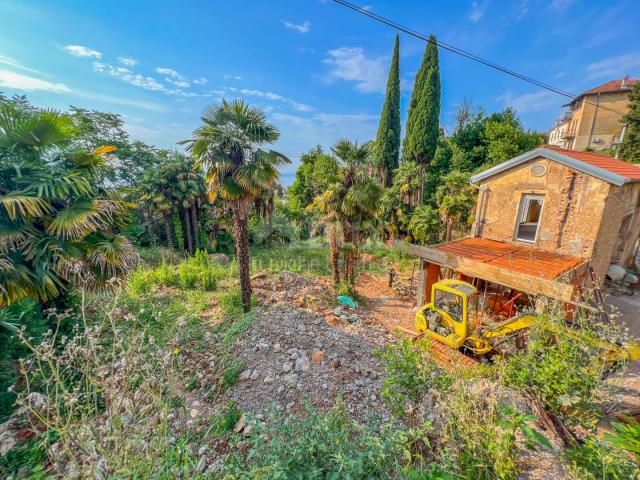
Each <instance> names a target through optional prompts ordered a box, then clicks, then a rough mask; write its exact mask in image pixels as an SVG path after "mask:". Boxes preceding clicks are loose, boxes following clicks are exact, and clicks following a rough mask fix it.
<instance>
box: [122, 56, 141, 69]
mask: <svg viewBox="0 0 640 480" xmlns="http://www.w3.org/2000/svg"><path fill="white" fill-rule="evenodd" d="M118 61H119V62H120V63H121V64H123V65H126V66H127V67H135V66H136V65H137V64H138V63H140V62H139V61H138V60H136V59H135V58H131V57H118Z"/></svg>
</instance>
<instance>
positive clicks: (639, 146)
mask: <svg viewBox="0 0 640 480" xmlns="http://www.w3.org/2000/svg"><path fill="white" fill-rule="evenodd" d="M622 122H623V123H624V124H625V125H626V126H627V127H626V131H625V134H624V138H623V139H622V145H620V151H619V156H620V158H621V159H623V160H626V161H628V162H631V163H640V82H638V83H636V84H635V86H634V87H633V90H632V91H631V93H630V94H629V112H627V114H626V115H625V116H624V118H623V120H622Z"/></svg>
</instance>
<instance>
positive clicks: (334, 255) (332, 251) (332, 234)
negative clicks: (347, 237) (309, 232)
mask: <svg viewBox="0 0 640 480" xmlns="http://www.w3.org/2000/svg"><path fill="white" fill-rule="evenodd" d="M337 230H338V227H337V226H336V225H329V227H328V229H327V237H328V240H329V256H330V259H331V268H332V269H333V285H334V286H335V287H337V286H338V285H340V245H338V231H337Z"/></svg>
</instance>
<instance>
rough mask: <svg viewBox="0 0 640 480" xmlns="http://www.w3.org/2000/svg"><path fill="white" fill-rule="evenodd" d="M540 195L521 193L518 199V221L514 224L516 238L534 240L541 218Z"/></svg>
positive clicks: (541, 201) (526, 240) (541, 199)
mask: <svg viewBox="0 0 640 480" xmlns="http://www.w3.org/2000/svg"><path fill="white" fill-rule="evenodd" d="M543 202H544V197H543V196H542V195H529V194H526V195H523V196H522V199H521V200H520V209H519V211H518V221H517V224H516V240H522V241H523V242H535V241H536V237H537V236H538V228H539V227H540V219H541V218H542V204H543Z"/></svg>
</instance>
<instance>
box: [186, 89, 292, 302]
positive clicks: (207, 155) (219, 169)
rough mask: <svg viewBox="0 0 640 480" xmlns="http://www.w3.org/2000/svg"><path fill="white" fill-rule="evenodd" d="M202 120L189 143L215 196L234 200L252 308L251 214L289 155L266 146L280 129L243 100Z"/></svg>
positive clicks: (243, 284)
mask: <svg viewBox="0 0 640 480" xmlns="http://www.w3.org/2000/svg"><path fill="white" fill-rule="evenodd" d="M201 120H202V125H201V126H200V127H199V128H197V129H196V130H195V131H194V132H193V139H191V140H185V141H183V142H180V143H182V144H186V145H187V150H188V151H189V152H191V153H192V154H193V155H194V157H195V159H196V160H197V161H198V163H199V165H200V166H201V167H202V170H203V171H204V174H205V181H206V184H207V188H208V191H209V199H210V200H211V201H213V200H214V199H215V197H216V196H217V195H218V194H219V195H220V196H221V197H222V198H224V199H225V200H226V201H228V202H229V205H230V207H231V217H232V220H233V236H234V238H235V243H236V256H237V259H238V269H239V273H240V289H241V291H242V308H243V310H244V311H245V312H248V311H249V309H250V308H251V281H250V278H249V229H248V218H249V212H250V211H251V206H252V205H253V202H254V200H255V199H256V198H257V197H258V196H260V194H261V193H262V191H263V190H265V189H269V188H271V187H272V186H273V185H274V184H275V183H276V182H277V180H278V178H279V176H280V175H279V173H278V170H277V167H278V166H280V165H283V164H286V163H290V162H289V159H288V158H287V157H285V156H284V155H282V154H281V153H278V152H275V151H273V150H263V149H262V148H260V147H262V146H264V145H269V144H272V143H274V142H276V141H277V140H278V138H279V137H280V132H279V131H278V129H277V128H276V127H275V126H273V125H271V124H270V123H268V122H267V120H266V117H265V114H264V112H263V111H262V110H260V109H259V108H255V107H250V106H249V105H247V104H245V103H244V102H243V101H242V100H234V101H232V102H230V103H229V102H227V101H225V100H223V101H222V103H221V104H220V105H209V106H208V107H206V108H205V109H204V111H203V113H202V116H201Z"/></svg>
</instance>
